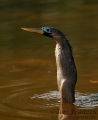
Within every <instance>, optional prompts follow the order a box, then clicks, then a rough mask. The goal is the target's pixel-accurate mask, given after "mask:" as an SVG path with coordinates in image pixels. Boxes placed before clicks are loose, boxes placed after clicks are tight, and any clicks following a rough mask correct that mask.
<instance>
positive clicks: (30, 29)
mask: <svg viewBox="0 0 98 120" xmlns="http://www.w3.org/2000/svg"><path fill="white" fill-rule="evenodd" d="M21 29H22V30H25V31H28V32H33V33H37V34H41V35H42V34H44V32H43V30H42V29H41V28H21Z"/></svg>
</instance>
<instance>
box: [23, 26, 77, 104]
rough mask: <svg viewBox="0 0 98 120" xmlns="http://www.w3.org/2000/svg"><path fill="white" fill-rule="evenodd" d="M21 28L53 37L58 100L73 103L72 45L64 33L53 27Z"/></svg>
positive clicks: (75, 71)
mask: <svg viewBox="0 0 98 120" xmlns="http://www.w3.org/2000/svg"><path fill="white" fill-rule="evenodd" d="M21 29H23V30H25V31H28V32H33V33H37V34H41V35H44V36H47V37H50V38H53V39H54V40H55V41H56V47H55V58H56V66H57V84H58V90H59V93H60V100H61V102H63V103H74V102H75V85H76V82H77V69H76V65H75V61H74V57H73V52H72V46H71V45H70V44H69V40H68V39H67V38H66V35H65V34H64V33H63V32H61V31H60V30H59V29H57V28H55V27H42V28H21Z"/></svg>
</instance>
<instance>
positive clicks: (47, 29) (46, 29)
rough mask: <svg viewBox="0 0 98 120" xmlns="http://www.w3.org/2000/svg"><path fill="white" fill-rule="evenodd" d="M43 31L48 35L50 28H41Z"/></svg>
mask: <svg viewBox="0 0 98 120" xmlns="http://www.w3.org/2000/svg"><path fill="white" fill-rule="evenodd" d="M42 29H43V31H45V32H47V33H50V28H48V27H42Z"/></svg>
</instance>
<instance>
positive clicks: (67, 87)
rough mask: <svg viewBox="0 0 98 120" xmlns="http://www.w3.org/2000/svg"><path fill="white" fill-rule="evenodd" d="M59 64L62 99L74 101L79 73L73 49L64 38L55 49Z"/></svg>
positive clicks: (59, 85) (58, 75) (58, 73)
mask: <svg viewBox="0 0 98 120" xmlns="http://www.w3.org/2000/svg"><path fill="white" fill-rule="evenodd" d="M55 57H56V64H57V81H58V88H59V90H60V92H61V99H62V100H63V101H65V102H66V101H67V102H73V101H74V99H75V98H74V87H75V84H76V81H77V71H76V67H75V63H74V59H73V55H72V49H71V46H70V44H69V43H68V40H67V39H66V38H63V39H61V40H59V42H58V41H57V43H56V49H55Z"/></svg>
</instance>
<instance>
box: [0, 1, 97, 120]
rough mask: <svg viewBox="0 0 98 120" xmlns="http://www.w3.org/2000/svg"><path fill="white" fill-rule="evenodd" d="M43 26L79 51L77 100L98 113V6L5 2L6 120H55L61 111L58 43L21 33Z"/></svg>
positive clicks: (1, 42) (1, 104) (1, 21)
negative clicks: (54, 111) (53, 113)
mask: <svg viewBox="0 0 98 120" xmlns="http://www.w3.org/2000/svg"><path fill="white" fill-rule="evenodd" d="M43 26H53V27H56V28H58V29H59V30H61V31H62V32H64V33H66V34H67V35H66V37H67V38H68V40H69V42H70V44H71V45H72V47H73V56H74V58H75V63H76V67H77V70H78V81H77V85H76V94H77V96H78V97H83V96H85V97H86V99H87V101H86V102H87V103H88V106H87V104H85V105H84V104H83V103H81V105H79V104H78V103H79V102H76V107H77V108H78V109H80V108H84V109H85V108H91V109H94V110H96V111H97V110H98V107H97V106H98V93H97V92H98V0H75V1H73V0H38V1H36V0H19V1H17V0H14V1H12V0H3V1H1V0H0V120H8V119H9V120H17V118H18V119H19V120H23V119H33V118H34V119H36V120H38V119H51V115H50V113H51V110H52V109H53V108H57V109H59V93H58V88H57V82H56V63H55V56H54V50H55V40H53V39H50V38H47V37H44V36H41V35H38V34H33V33H29V32H25V31H23V30H21V27H34V28H35V27H38V28H40V27H43ZM77 96H76V99H78V97H77ZM88 96H91V101H93V103H91V101H90V102H89V97H88ZM92 96H93V98H92ZM56 119H57V118H56Z"/></svg>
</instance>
